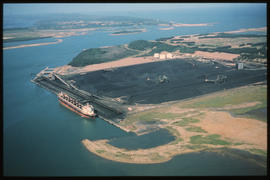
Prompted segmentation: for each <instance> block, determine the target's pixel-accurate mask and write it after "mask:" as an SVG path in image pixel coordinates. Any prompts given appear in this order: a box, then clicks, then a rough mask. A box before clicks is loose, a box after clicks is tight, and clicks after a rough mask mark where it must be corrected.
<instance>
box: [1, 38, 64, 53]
mask: <svg viewBox="0 0 270 180" xmlns="http://www.w3.org/2000/svg"><path fill="white" fill-rule="evenodd" d="M61 42H63V39H57V40H56V41H54V42H47V43H37V44H22V45H18V46H10V47H4V48H3V50H8V49H17V48H25V47H35V46H46V45H51V44H59V43H61Z"/></svg>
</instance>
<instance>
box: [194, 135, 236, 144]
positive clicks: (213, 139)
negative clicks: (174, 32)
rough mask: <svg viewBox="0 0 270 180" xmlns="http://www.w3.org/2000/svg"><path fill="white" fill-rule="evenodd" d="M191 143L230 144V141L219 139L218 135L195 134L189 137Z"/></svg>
mask: <svg viewBox="0 0 270 180" xmlns="http://www.w3.org/2000/svg"><path fill="white" fill-rule="evenodd" d="M190 143H191V144H213V145H231V143H230V142H227V141H224V140H221V139H220V135H218V134H211V135H207V136H202V135H196V136H192V137H191V138H190Z"/></svg>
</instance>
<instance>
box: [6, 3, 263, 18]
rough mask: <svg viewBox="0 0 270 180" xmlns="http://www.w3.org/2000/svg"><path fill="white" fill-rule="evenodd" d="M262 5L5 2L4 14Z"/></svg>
mask: <svg viewBox="0 0 270 180" xmlns="http://www.w3.org/2000/svg"><path fill="white" fill-rule="evenodd" d="M238 6H242V7H250V6H254V7H259V8H260V7H262V8H264V7H265V8H266V3H22V4H17V3H5V4H4V6H3V10H4V11H3V12H4V15H19V14H49V13H81V14H91V13H96V12H102V11H103V12H129V11H130V12H140V11H147V10H149V9H151V10H156V11H160V10H168V9H179V10H181V9H192V10H196V8H200V9H201V8H205V9H211V8H212V9H213V8H214V9H217V8H223V9H224V8H235V7H238Z"/></svg>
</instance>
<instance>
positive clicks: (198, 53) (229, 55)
mask: <svg viewBox="0 0 270 180" xmlns="http://www.w3.org/2000/svg"><path fill="white" fill-rule="evenodd" d="M194 55H195V56H202V57H204V58H212V59H225V60H230V61H232V60H233V59H234V58H236V57H238V56H240V55H239V54H232V53H221V52H205V51H195V53H194Z"/></svg>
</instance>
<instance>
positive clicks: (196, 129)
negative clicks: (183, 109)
mask: <svg viewBox="0 0 270 180" xmlns="http://www.w3.org/2000/svg"><path fill="white" fill-rule="evenodd" d="M185 129H186V130H187V131H190V132H199V133H207V131H205V130H204V129H202V128H201V127H198V126H189V127H187V128H185Z"/></svg>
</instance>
